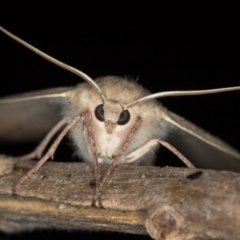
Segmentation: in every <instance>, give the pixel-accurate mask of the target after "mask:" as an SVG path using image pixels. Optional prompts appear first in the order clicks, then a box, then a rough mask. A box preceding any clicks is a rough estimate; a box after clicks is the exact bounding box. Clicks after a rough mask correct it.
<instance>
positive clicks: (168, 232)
mask: <svg viewBox="0 0 240 240" xmlns="http://www.w3.org/2000/svg"><path fill="white" fill-rule="evenodd" d="M34 163H35V162H34V161H22V162H16V161H14V160H13V159H11V158H7V157H5V156H2V157H0V186H1V188H0V230H2V231H5V232H16V231H23V230H26V229H28V230H29V229H36V228H62V229H92V230H106V231H119V232H128V233H136V234H150V235H151V236H152V237H153V238H155V239H171V240H180V239H181V240H182V239H184V240H190V239H192V240H193V239H201V240H202V239H231V240H233V239H240V227H239V226H240V204H239V203H240V175H239V174H237V173H232V172H226V171H225V172H224V171H211V170H196V169H195V170H194V169H187V168H170V167H166V168H158V167H137V166H127V165H125V166H118V167H117V168H116V169H115V171H114V173H113V175H112V176H111V177H110V179H109V180H108V181H107V183H106V184H105V185H104V188H103V190H102V199H103V204H104V206H105V207H106V209H104V210H101V209H98V208H92V207H90V204H91V198H92V194H93V191H94V188H93V186H91V185H92V184H91V183H92V180H94V167H93V165H91V164H86V163H76V162H74V163H73V162H72V163H59V162H58V163H54V162H50V161H49V162H47V163H46V164H45V165H44V166H43V167H42V168H41V169H40V170H39V171H38V172H37V173H36V174H34V175H32V176H31V177H30V178H29V179H27V180H26V181H25V182H24V183H23V184H22V185H21V187H20V189H19V191H18V196H12V188H13V186H14V184H15V183H16V182H17V180H18V179H19V178H20V177H21V176H22V175H23V174H24V173H25V172H26V171H27V170H29V169H30V168H31V167H32V166H33V165H34ZM101 170H102V171H104V170H106V166H102V167H101Z"/></svg>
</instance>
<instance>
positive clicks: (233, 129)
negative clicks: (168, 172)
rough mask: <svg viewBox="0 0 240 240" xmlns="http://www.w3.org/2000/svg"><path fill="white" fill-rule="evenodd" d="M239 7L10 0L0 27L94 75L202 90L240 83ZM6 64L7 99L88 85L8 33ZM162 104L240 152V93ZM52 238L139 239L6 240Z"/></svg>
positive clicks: (0, 74)
mask: <svg viewBox="0 0 240 240" xmlns="http://www.w3.org/2000/svg"><path fill="white" fill-rule="evenodd" d="M235 8H236V6H226V5H222V6H221V5H219V3H218V6H214V5H212V6H209V5H187V4H186V5H182V4H178V5H176V4H175V5H174V6H170V5H169V6H168V5H163V4H160V5H158V6H150V4H148V5H142V6H140V5H138V6H135V7H134V8H131V9H130V8H129V6H127V5H125V6H123V5H120V4H117V3H116V6H114V7H113V6H109V5H99V6H97V5H96V4H93V5H92V6H90V7H89V6H88V7H86V6H84V5H83V4H82V3H79V4H78V5H71V4H70V3H68V4H67V3H65V4H64V5H59V4H58V5H56V6H54V7H51V6H49V5H48V4H43V3H41V4H40V3H38V2H34V5H26V6H25V5H24V4H23V3H21V4H19V6H18V5H16V3H12V5H11V3H10V4H9V6H6V4H5V5H4V4H3V5H2V6H1V10H0V11H1V14H0V25H2V26H3V27H4V28H6V29H7V30H9V31H11V32H12V33H14V34H16V35H17V36H19V37H20V38H22V39H24V40H25V41H27V42H28V43H30V44H32V45H33V46H35V47H37V48H39V49H41V50H42V51H44V52H46V53H48V54H49V55H51V56H53V57H55V58H57V59H59V60H61V61H63V62H65V63H68V64H69V65H72V66H74V67H76V68H78V69H80V70H82V71H83V72H85V73H87V74H88V75H89V76H91V77H92V78H96V77H99V76H104V75H119V76H125V75H127V76H131V77H132V78H135V79H136V78H139V83H140V84H142V85H143V86H144V87H146V88H148V89H149V90H151V91H152V92H160V91H169V90H198V89H199V90H200V89H210V88H219V87H229V86H237V85H240V78H239V77H240V67H239V54H240V51H239V50H240V47H239V40H240V39H239V37H238V34H239V27H238V21H239V19H238V18H237V15H235V12H234V9H235ZM0 62H1V67H0V96H4V95H8V94H14V93H19V92H23V91H31V90H37V89H43V88H49V87H57V86H74V85H76V84H77V83H79V82H81V81H82V80H81V79H79V78H78V77H77V76H74V75H73V74H71V73H69V72H67V71H65V70H63V69H60V68H59V67H57V66H55V65H53V64H52V63H49V62H47V61H46V60H44V59H42V58H41V57H39V56H37V55H36V54H34V53H32V52H31V51H29V50H27V49H26V48H25V47H23V46H21V45H19V44H18V43H16V42H15V41H13V40H12V39H10V38H9V37H7V36H5V35H3V34H2V33H0ZM161 102H162V103H163V104H164V105H165V106H166V107H167V108H168V109H170V110H171V111H173V112H175V113H177V114H179V115H181V116H183V117H185V118H187V119H189V120H191V121H192V122H194V123H195V124H197V125H199V126H200V127H202V128H204V129H205V130H207V131H209V132H211V133H212V134H214V135H216V136H219V137H220V138H222V139H223V140H225V141H226V142H228V143H229V144H230V145H232V146H234V147H235V148H237V149H240V146H239V141H238V140H239V132H240V126H239V122H240V114H239V113H240V110H239V107H238V106H239V102H240V93H239V92H230V93H223V94H215V95H211V96H196V97H178V98H165V99H161ZM0 124H1V123H0ZM33 146H34V145H30V146H29V145H24V146H21V147H20V148H19V147H18V146H14V148H13V147H12V146H6V145H1V146H0V150H1V153H2V152H4V153H10V152H11V153H12V151H13V149H16V154H21V153H22V154H23V153H24V152H25V151H30V150H31V149H32V147H33ZM63 148H65V147H64V146H63ZM28 149H30V150H28ZM66 149H67V150H66V152H67V154H66V156H67V157H70V156H71V150H69V149H68V147H66ZM59 152H60V150H59ZM59 152H58V154H59ZM64 152H65V151H64ZM166 158H167V159H170V158H171V161H173V162H174V161H175V160H176V159H175V158H174V157H173V158H172V155H171V154H170V153H168V152H167V151H166V150H162V151H161V152H160V157H159V159H166ZM177 162H178V163H177V165H181V163H179V161H178V160H177ZM164 164H170V165H171V164H172V162H170V163H164ZM53 236H54V237H56V238H58V239H66V238H68V239H76V238H80V237H83V238H85V239H86V238H91V237H92V238H95V239H97V238H99V237H104V238H105V239H112V238H113V237H114V238H116V239H118V237H119V239H122V238H123V237H124V239H127V238H129V239H130V238H131V239H132V237H133V236H132V235H122V234H112V233H110V234H104V235H103V234H101V233H94V234H92V235H90V233H89V232H88V233H83V232H71V233H70V232H62V231H50V232H49V231H35V232H32V233H23V234H22V235H12V236H11V235H2V237H3V238H4V239H40V238H43V237H44V238H45V239H50V238H51V239H52V238H53ZM135 237H136V239H149V237H139V236H135ZM0 238H1V235H0Z"/></svg>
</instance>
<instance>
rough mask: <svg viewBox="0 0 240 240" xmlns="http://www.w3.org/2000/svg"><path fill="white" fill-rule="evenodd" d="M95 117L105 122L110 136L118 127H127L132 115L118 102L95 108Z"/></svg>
mask: <svg viewBox="0 0 240 240" xmlns="http://www.w3.org/2000/svg"><path fill="white" fill-rule="evenodd" d="M94 114H95V117H96V118H97V119H98V120H99V121H100V122H104V124H105V129H106V132H107V133H108V134H112V133H113V131H114V129H115V127H116V125H125V124H127V123H128V121H129V120H130V113H129V111H128V110H124V109H123V107H122V106H121V105H120V104H119V103H117V102H116V101H106V102H105V103H104V104H100V105H98V106H97V107H96V108H95V112H94Z"/></svg>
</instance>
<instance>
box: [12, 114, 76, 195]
mask: <svg viewBox="0 0 240 240" xmlns="http://www.w3.org/2000/svg"><path fill="white" fill-rule="evenodd" d="M80 118H81V116H80V115H77V116H76V117H75V118H73V119H72V120H71V121H70V122H69V123H68V125H67V126H66V127H65V128H64V129H63V130H62V132H61V133H60V134H59V135H58V137H57V139H56V140H55V141H54V143H53V144H52V146H51V147H50V148H49V150H48V151H47V153H46V154H45V155H44V156H43V157H42V158H41V159H40V160H39V161H38V162H37V164H36V165H35V166H34V167H33V168H32V169H30V170H29V171H28V172H27V173H26V174H25V175H23V176H22V177H21V178H20V179H19V180H18V182H17V183H16V185H15V186H14V188H13V194H14V195H17V190H18V188H19V187H20V185H21V184H22V183H23V182H24V181H25V180H26V179H27V178H28V177H29V176H31V175H32V174H33V173H35V172H37V170H38V169H39V168H40V167H41V166H42V165H43V164H44V163H45V162H46V161H47V160H48V159H49V158H53V155H54V153H55V151H56V149H57V147H58V145H59V143H60V142H61V140H62V139H63V137H64V136H65V135H66V134H67V133H68V131H69V130H70V129H71V128H72V127H73V126H74V125H75V124H76V123H77V122H78V121H79V119H80Z"/></svg>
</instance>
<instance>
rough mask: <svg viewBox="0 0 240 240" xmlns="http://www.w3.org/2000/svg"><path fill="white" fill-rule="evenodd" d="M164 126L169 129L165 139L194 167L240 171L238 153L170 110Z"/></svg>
mask: <svg viewBox="0 0 240 240" xmlns="http://www.w3.org/2000/svg"><path fill="white" fill-rule="evenodd" d="M164 126H165V127H166V128H167V129H168V131H169V134H168V136H167V139H166V140H167V141H168V142H169V143H170V144H172V145H173V146H174V147H175V148H177V149H178V150H179V151H180V152H181V153H182V154H183V155H184V156H185V157H187V158H188V159H189V160H190V161H191V162H192V163H193V164H194V165H195V166H196V167H198V168H207V169H215V170H229V171H234V172H240V154H239V152H238V151H237V150H235V149H233V148H232V147H230V146H229V145H228V144H226V143H225V142H223V141H221V140H220V139H218V138H216V137H213V136H211V135H210V134H209V133H207V132H205V131H204V130H202V129H200V128H199V127H197V126H195V125H194V124H192V123H190V122H189V121H187V120H185V119H183V118H181V117H179V116H178V115H176V114H174V113H172V112H170V111H167V117H165V119H164Z"/></svg>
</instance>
